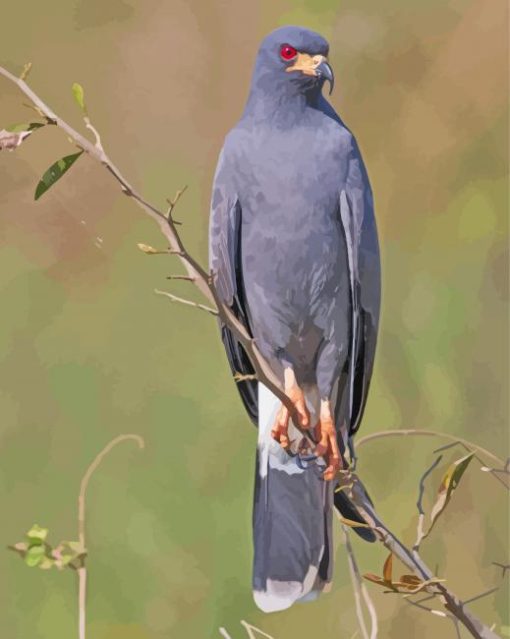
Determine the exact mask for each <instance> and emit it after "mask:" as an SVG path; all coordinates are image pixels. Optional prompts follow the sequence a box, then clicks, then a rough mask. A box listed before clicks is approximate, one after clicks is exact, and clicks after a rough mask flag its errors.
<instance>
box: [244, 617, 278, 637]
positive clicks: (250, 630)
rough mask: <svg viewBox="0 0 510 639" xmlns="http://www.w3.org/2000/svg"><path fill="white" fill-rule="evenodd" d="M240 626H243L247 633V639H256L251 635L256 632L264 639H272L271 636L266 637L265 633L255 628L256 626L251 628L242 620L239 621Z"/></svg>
mask: <svg viewBox="0 0 510 639" xmlns="http://www.w3.org/2000/svg"><path fill="white" fill-rule="evenodd" d="M241 626H243V628H244V629H245V630H246V632H247V633H248V638H249V639H257V637H256V636H255V635H254V634H253V633H254V632H258V633H259V635H261V636H262V637H265V638H266V639H273V637H271V635H268V634H267V632H264V631H263V630H261V629H260V628H257V627H256V626H252V625H251V624H250V623H248V622H247V621H244V619H241Z"/></svg>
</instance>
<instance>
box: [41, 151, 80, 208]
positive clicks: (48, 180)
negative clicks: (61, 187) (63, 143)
mask: <svg viewBox="0 0 510 639" xmlns="http://www.w3.org/2000/svg"><path fill="white" fill-rule="evenodd" d="M82 153H83V151H79V152H78V153H73V154H72V155H66V156H65V157H63V158H61V159H60V160H58V161H57V162H55V163H54V164H52V165H51V166H50V168H49V169H48V170H47V171H46V173H45V174H44V175H43V176H42V178H41V181H40V182H39V184H38V185H37V188H36V189H35V196H34V199H36V200H38V199H39V198H40V197H41V195H44V193H46V191H47V190H48V189H50V188H51V187H52V186H53V185H54V184H55V182H57V181H58V180H60V178H61V177H62V176H63V175H64V173H67V171H68V170H69V169H70V168H71V166H72V165H73V164H74V163H75V162H76V160H77V159H78V158H79V157H80V155H81V154H82Z"/></svg>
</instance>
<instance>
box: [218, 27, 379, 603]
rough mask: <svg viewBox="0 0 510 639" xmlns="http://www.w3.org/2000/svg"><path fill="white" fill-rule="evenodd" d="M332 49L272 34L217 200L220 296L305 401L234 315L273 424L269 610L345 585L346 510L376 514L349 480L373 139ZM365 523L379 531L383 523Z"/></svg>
mask: <svg viewBox="0 0 510 639" xmlns="http://www.w3.org/2000/svg"><path fill="white" fill-rule="evenodd" d="M328 54H329V45H328V42H327V41H326V40H325V39H324V38H323V37H322V36H321V35H320V34H318V33H315V32H313V31H311V30H308V29H306V28H304V27H298V26H286V27H280V28H278V29H276V30H274V31H273V32H271V33H270V34H269V35H268V36H266V37H265V38H264V40H263V41H262V43H261V45H260V48H259V50H258V53H257V56H256V60H255V67H254V71H253V76H252V80H251V87H250V91H249V95H248V99H247V102H246V106H245V108H244V111H243V112H242V115H241V117H240V119H239V121H238V122H237V124H236V125H235V126H234V127H233V128H232V129H231V130H230V131H229V132H228V134H227V135H226V137H225V141H224V144H223V148H222V150H221V152H220V155H219V159H218V163H217V167H216V172H215V176H214V182H213V188H212V196H211V209H210V222H209V268H210V272H211V277H212V281H213V282H214V286H215V289H216V293H217V296H218V299H220V300H221V303H223V304H225V305H226V306H228V307H229V308H230V310H231V311H232V313H233V314H234V315H235V317H236V318H237V320H238V321H239V322H241V324H242V325H243V326H244V328H245V329H246V331H247V332H248V333H249V335H250V336H251V338H252V339H253V340H254V342H255V343H256V345H257V347H258V349H259V351H260V352H261V354H262V355H263V357H264V358H265V360H266V362H267V363H268V365H269V367H270V369H271V371H272V372H273V373H274V375H275V376H276V377H277V379H278V380H279V382H280V384H281V387H282V388H283V390H284V392H285V395H286V396H287V397H288V399H289V400H290V402H292V406H293V407H294V411H290V410H289V409H288V408H287V406H286V405H284V404H282V403H281V401H280V400H279V399H278V398H277V397H276V396H275V395H274V394H273V393H272V392H271V391H270V390H269V389H268V388H267V387H266V386H264V385H263V384H262V383H260V382H258V381H257V379H255V376H254V367H253V365H252V363H251V361H250V359H249V356H248V353H247V352H246V350H245V349H244V348H243V346H242V344H241V343H239V341H238V340H237V339H236V337H235V335H234V334H233V332H232V331H231V330H230V329H229V326H228V325H227V324H226V323H222V322H221V321H220V331H221V337H222V341H223V344H224V347H225V351H226V354H227V358H228V361H229V364H230V369H231V371H232V373H233V374H234V376H236V377H237V380H238V384H237V386H238V390H239V393H240V396H241V399H242V402H243V404H244V407H245V409H246V411H247V413H248V416H249V417H250V418H251V420H252V421H253V422H254V424H255V425H256V426H257V429H258V439H257V453H256V463H255V489H254V503H253V547H254V554H253V577H252V591H253V598H254V601H255V604H256V605H257V606H258V608H260V609H261V610H263V611H264V612H275V611H278V610H284V609H286V608H289V607H290V606H292V605H293V604H294V603H295V602H298V601H309V600H313V599H316V598H317V597H318V596H319V594H320V593H321V592H323V591H327V590H328V589H329V588H330V583H331V580H332V570H333V547H332V520H333V512H334V508H337V509H338V510H339V511H340V512H341V513H342V514H343V515H344V516H345V517H347V518H349V519H351V520H355V521H360V522H363V521H364V520H363V519H362V518H361V515H360V513H359V512H358V511H357V510H356V508H355V506H354V505H353V504H352V502H350V500H349V499H348V497H347V496H346V495H345V494H344V493H343V491H341V490H337V489H336V488H337V485H338V477H339V472H340V471H341V470H342V469H344V468H345V467H346V465H347V463H348V462H347V457H348V454H349V451H350V446H351V444H352V437H353V435H354V434H355V433H356V431H357V430H358V428H359V425H360V422H361V419H362V416H363V412H364V408H365V405H366V400H367V394H368V390H369V385H370V379H371V376H372V371H373V366H374V357H375V350H376V342H377V333H378V325H379V311H380V297H381V293H380V290H381V282H380V279H381V275H380V257H379V242H378V234H377V226H376V220H375V215H374V204H373V197H372V190H371V187H370V182H369V178H368V174H367V170H366V168H365V164H364V162H363V159H362V156H361V152H360V149H359V147H358V144H357V142H356V139H355V137H354V135H353V134H352V132H351V131H350V130H349V129H348V128H347V126H346V125H345V124H344V123H343V121H342V119H341V118H340V116H338V115H337V113H336V112H335V110H334V108H333V107H332V106H331V104H330V103H329V102H328V100H327V99H326V97H325V96H324V95H323V89H324V87H325V84H326V83H328V84H329V87H330V93H331V91H332V90H333V86H334V81H335V78H334V73H333V69H332V67H331V65H330V63H329V61H328ZM303 432H304V433H309V435H310V438H311V439H312V441H314V442H315V443H316V447H315V450H314V451H313V452H314V454H310V452H311V450H312V449H311V448H310V444H309V441H310V440H309V439H307V438H306V437H303V436H302V433H303ZM351 452H352V451H351ZM355 530H356V531H357V532H358V534H360V535H361V536H363V537H364V538H365V539H367V540H368V541H374V540H375V537H374V535H373V531H371V530H366V529H364V528H362V527H359V528H355Z"/></svg>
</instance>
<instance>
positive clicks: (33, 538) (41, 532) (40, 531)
mask: <svg viewBox="0 0 510 639" xmlns="http://www.w3.org/2000/svg"><path fill="white" fill-rule="evenodd" d="M47 536H48V529H47V528H41V526H38V525H37V524H34V525H33V526H32V528H31V529H30V530H29V531H28V532H27V537H28V540H29V541H30V545H31V546H40V545H41V544H42V543H43V541H44V540H45V539H46V537H47Z"/></svg>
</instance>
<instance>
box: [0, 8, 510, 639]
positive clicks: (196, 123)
mask: <svg viewBox="0 0 510 639" xmlns="http://www.w3.org/2000/svg"><path fill="white" fill-rule="evenodd" d="M283 24H302V25H305V26H307V27H310V28H313V29H316V30H319V31H321V32H322V33H323V34H324V35H325V36H326V37H327V38H328V39H329V41H330V43H331V61H332V64H333V67H334V69H335V72H336V77H337V87H336V89H335V93H334V94H333V96H332V103H333V105H334V107H335V108H336V109H337V110H338V111H339V113H340V114H341V115H342V117H343V118H344V119H345V121H346V123H347V124H348V125H349V126H350V128H351V129H352V130H353V131H354V133H355V134H356V136H357V138H358V141H359V144H360V146H361V149H362V151H363V154H364V157H365V161H366V163H367V166H368V170H369V173H370V176H371V180H372V185H373V190H374V194H375V200H376V205H377V215H378V220H379V230H380V239H381V247H382V259H383V278H384V279H383V285H384V295H383V316H382V329H381V334H380V345H379V350H378V355H377V363H376V369H375V375H374V380H373V383H372V389H371V395H370V399H369V402H368V409H367V412H366V415H365V419H364V423H363V426H362V429H361V433H360V436H363V435H366V434H368V433H372V432H376V431H384V430H388V429H399V428H402V429H405V428H426V429H434V430H439V431H442V432H446V433H450V434H452V435H457V436H460V437H464V438H467V439H469V440H472V441H474V442H476V443H478V444H480V445H482V446H485V447H486V448H488V449H490V450H492V451H493V452H495V453H497V454H498V455H499V456H500V457H501V458H506V457H507V456H508V443H509V442H508V438H509V434H508V418H509V406H508V346H509V344H508V326H507V322H508V308H507V306H506V304H507V293H508V286H507V285H508V262H507V257H508V256H507V243H508V199H507V196H508V182H507V179H508V175H507V173H508V148H507V140H508V137H507V134H508V123H507V100H508V69H507V64H508V58H507V48H508V36H507V5H506V2H503V1H502V0H492V2H487V0H448V1H445V0H413V1H411V2H410V1H406V2H404V1H402V0H388V1H386V2H384V3H381V2H374V1H373V0H345V1H343V2H334V1H333V0H301V1H299V2H291V1H290V0H270V1H269V0H262V1H259V2H246V1H245V0H243V1H242V2H241V1H235V0H207V1H205V0H200V1H199V0H186V1H184V0H164V1H163V0H159V1H156V0H145V1H144V2H140V1H139V2H137V1H136V0H109V1H108V2H102V1H100V0H72V1H71V0H68V1H67V2H62V1H60V2H59V1H57V0H46V1H45V2H44V3H40V2H28V1H26V0H18V2H15V3H5V4H4V6H3V8H2V25H3V28H2V47H1V51H0V63H1V64H2V65H4V66H6V67H7V68H9V69H11V70H12V71H13V72H15V73H19V72H20V71H21V70H22V68H23V65H24V64H25V63H26V62H28V61H32V62H33V63H34V67H33V69H32V72H31V75H30V78H29V82H30V84H31V86H32V87H33V88H34V89H35V90H36V92H38V93H39V94H40V96H41V97H42V98H43V99H44V100H46V102H47V103H48V104H49V105H50V106H51V107H52V108H53V109H54V110H56V111H57V113H59V115H61V116H62V117H64V118H65V119H67V120H68V121H69V122H71V123H72V124H73V125H74V126H76V127H77V128H79V129H80V130H83V131H84V132H85V130H84V129H83V124H82V121H81V115H80V113H79V110H78V107H77V106H76V104H75V103H74V100H73V97H72V93H71V85H72V83H73V82H80V83H81V84H82V85H83V86H84V87H85V96H86V102H87V104H88V108H89V112H90V114H91V117H92V120H93V122H94V123H95V125H96V126H97V127H98V128H99V130H100V131H101V133H102V138H103V143H104V145H105V147H106V149H107V151H108V152H109V154H110V155H111V157H112V158H113V160H114V161H115V162H116V163H117V164H118V166H119V167H120V169H121V170H122V172H123V173H124V174H125V175H126V176H127V177H128V179H130V180H131V181H132V183H133V184H134V185H135V186H136V187H138V188H139V189H140V190H141V192H142V193H143V194H144V195H145V196H146V197H147V198H148V199H149V200H150V201H151V202H153V203H154V204H156V205H158V206H165V198H167V197H169V196H172V195H173V194H174V193H175V191H176V190H177V189H178V188H180V187H182V186H183V185H184V184H187V185H188V191H187V193H186V194H185V196H184V197H183V199H182V200H181V202H180V204H179V206H178V209H177V211H176V214H175V216H176V218H177V219H179V220H182V221H183V222H184V226H183V227H182V234H183V237H184V239H185V241H186V243H187V245H188V247H189V249H190V250H191V252H192V253H193V254H194V255H195V256H197V257H198V258H199V259H200V260H201V262H202V263H203V264H205V263H206V260H207V224H208V222H207V220H208V203H209V193H210V187H211V181H212V176H213V172H214V167H215V163H216V158H217V155H218V152H219V150H220V148H221V144H222V140H223V137H224V135H225V133H226V132H227V131H228V129H229V128H230V127H231V126H232V125H233V124H234V123H235V121H236V119H237V118H238V117H239V115H240V113H241V111H242V108H243V104H244V100H245V98H246V95H247V91H248V87H249V83H250V75H251V70H252V65H253V61H254V57H255V54H256V50H257V47H258V44H259V42H260V40H261V39H262V37H263V36H264V35H265V34H266V33H267V32H268V31H270V30H272V29H273V28H275V27H277V26H279V25H283ZM23 102H26V99H25V98H24V97H23V96H22V95H21V94H20V93H18V92H17V91H16V89H15V87H13V86H11V85H10V84H9V83H7V82H6V81H4V80H2V79H0V128H2V127H3V126H6V125H9V124H11V123H14V122H26V121H30V120H31V119H33V116H34V114H32V113H31V112H30V111H29V110H28V109H27V108H26V107H24V106H23ZM72 152H73V147H72V146H71V145H70V144H69V142H68V141H67V140H66V137H65V135H64V134H62V133H61V132H59V131H57V130H56V129H54V128H51V127H49V128H45V129H43V130H41V131H39V132H37V133H36V134H34V135H33V136H32V137H31V138H30V140H28V141H27V142H26V143H24V144H23V145H22V146H21V147H20V148H19V149H18V150H17V151H16V152H14V153H7V152H5V153H1V154H0V308H1V312H0V415H1V419H0V455H1V459H0V503H1V512H2V525H1V527H0V547H2V548H4V547H5V546H6V545H7V544H9V543H14V542H16V541H18V540H21V539H22V537H23V534H24V532H25V531H26V530H27V529H28V528H29V527H30V526H31V525H32V524H33V523H38V524H40V525H44V526H47V527H49V529H50V541H53V542H55V543H56V542H58V541H59V540H61V539H75V538H76V537H77V514H76V511H77V494H78V490H79V483H80V479H81V477H82V475H83V473H84V472H85V469H86V468H87V466H88V465H89V463H90V462H91V461H92V459H93V458H94V456H95V455H96V454H97V453H98V452H99V450H100V449H101V448H102V447H103V446H104V445H105V444H106V443H107V442H108V441H109V440H110V439H111V438H113V437H115V436H116V435H118V434H119V433H129V432H132V433H138V434H140V435H142V436H143V437H144V438H145V440H146V450H145V451H144V452H139V451H138V450H137V449H136V446H135V445H134V444H133V443H132V442H131V443H125V444H122V445H121V446H119V447H118V448H116V449H115V451H114V452H112V454H111V455H110V456H109V457H108V458H107V459H106V460H105V461H104V463H103V465H102V466H101V468H100V469H99V470H98V472H97V473H96V475H95V476H94V477H93V479H92V481H91V483H90V487H89V492H88V524H87V525H88V547H89V553H90V557H89V560H88V561H89V563H88V565H89V574H90V583H89V600H88V616H89V636H90V637H91V638H93V639H163V638H167V637H185V638H188V637H190V638H197V639H198V638H201V637H218V636H219V634H218V627H219V626H225V627H227V628H228V630H229V632H230V633H231V635H232V637H233V639H238V638H240V637H243V636H244V631H242V629H241V627H240V626H239V620H240V619H247V620H248V621H250V622H251V623H254V624H255V625H257V626H259V627H260V628H262V629H263V630H265V631H266V632H268V633H269V634H271V635H273V636H274V638H275V639H301V638H304V637H309V636H321V637H345V638H346V639H349V638H350V637H352V636H354V634H355V632H356V629H357V622H356V616H355V608H354V601H353V595H352V591H351V588H350V580H349V573H348V569H347V563H346V556H345V548H344V547H343V545H342V543H341V535H339V534H338V535H337V536H338V543H337V545H336V548H337V551H336V568H335V577H334V585H333V589H332V592H331V593H330V594H328V595H325V596H323V597H322V598H321V599H320V600H319V601H318V602H317V603H313V604H308V605H300V606H299V605H298V606H295V607H294V608H292V609H291V610H288V611H285V612H282V613H278V614H274V615H270V616H265V615H263V614H262V613H260V612H259V611H258V610H257V609H256V608H255V606H254V604H253V603H252V598H251V591H250V574H251V565H250V563H251V501H252V480H253V473H254V452H255V442H256V433H255V430H254V429H253V428H252V427H251V425H250V423H249V420H248V418H247V417H246V416H245V414H244V412H243V409H242V407H241V403H240V401H239V400H238V396H237V391H236V389H235V385H234V383H233V382H232V380H231V379H230V374H229V371H228V367H227V364H226V359H225V357H224V353H223V349H222V346H221V344H220V340H219V339H218V335H217V331H216V325H215V322H214V321H213V320H211V319H210V318H209V317H208V316H207V315H206V314H204V313H200V312H198V311H196V310H193V309H190V308H185V307H184V306H181V305H172V304H170V303H169V302H168V300H166V299H165V298H161V297H157V296H156V295H155V294H154V292H153V291H154V289H155V288H165V287H167V288H169V289H171V290H172V291H173V292H175V293H177V294H180V295H187V296H193V295H194V292H193V291H190V290H189V288H190V286H189V285H187V284H186V283H184V284H183V283H177V284H176V285H173V283H172V285H170V284H169V283H168V282H167V281H166V280H165V277H166V276H167V275H169V274H171V273H175V272H180V270H179V266H178V264H177V263H176V261H175V260H174V258H171V257H166V256H153V257H148V256H146V255H144V254H143V253H141V252H140V251H139V250H138V249H137V248H136V244H137V242H144V243H147V244H151V245H153V246H155V247H161V248H164V246H165V243H164V241H163V239H162V237H160V235H159V233H158V231H157V229H156V228H155V226H154V225H153V224H152V223H151V221H150V220H148V219H145V218H144V216H143V214H142V213H141V212H140V211H139V210H138V209H137V207H136V206H135V205H134V203H133V202H131V201H129V200H128V199H127V198H125V197H124V196H123V195H122V194H121V193H120V191H119V189H118V188H117V185H116V184H115V183H114V182H113V180H112V179H111V178H110V176H109V175H108V174H107V172H105V171H104V169H102V167H100V166H96V165H95V164H94V163H93V162H92V161H91V160H90V159H88V158H86V157H84V158H81V159H80V161H79V162H78V163H77V164H76V165H74V166H73V168H72V169H71V170H70V172H69V173H68V174H67V175H66V176H64V178H63V179H62V180H61V182H59V183H58V185H56V186H55V187H54V188H53V189H52V190H51V191H50V192H49V193H47V194H46V195H45V196H43V198H42V199H41V200H40V201H39V202H37V203H35V202H34V201H33V193H34V190H35V186H36V184H37V182H38V179H39V177H40V176H41V175H42V173H43V172H44V171H45V170H46V169H47V168H48V166H49V165H50V164H51V163H52V162H53V161H54V160H56V159H58V158H59V157H61V156H63V155H67V154H69V153H72ZM442 444H444V442H443V441H441V440H436V439H425V438H415V439H411V438H399V439H389V438H388V439H383V440H379V441H374V442H370V443H367V444H366V446H363V447H362V448H360V462H359V471H360V474H361V476H362V477H363V479H364V481H365V483H366V485H367V487H368V488H369V489H370V491H371V493H372V497H373V498H374V500H375V502H376V503H377V506H378V509H379V512H380V514H381V516H383V517H384V518H385V520H386V521H387V523H388V525H389V526H390V527H392V528H393V529H394V530H395V532H397V533H398V534H400V535H401V536H402V537H403V539H404V540H405V541H406V542H408V543H412V542H413V541H414V537H415V526H416V508H415V501H416V496H417V483H418V479H419V477H420V475H421V474H422V472H423V470H424V469H425V468H426V467H427V466H428V465H429V464H430V462H431V461H432V460H433V456H432V451H433V450H434V449H435V448H437V447H438V446H441V445H442ZM462 454H463V451H462V450H461V449H458V450H448V451H446V452H445V457H444V459H443V464H442V465H441V467H440V468H439V469H438V470H437V471H436V472H435V473H434V474H433V476H432V478H431V480H430V484H429V489H428V494H429V495H430V496H431V497H432V495H433V493H434V492H435V491H436V489H437V486H438V484H439V481H440V477H441V474H442V472H444V466H445V464H447V463H448V462H449V461H450V460H451V459H455V458H458V457H460V456H462ZM427 503H428V504H430V499H429V501H428V502H427ZM507 514H508V513H507V501H506V498H505V491H504V489H503V487H502V486H501V485H499V484H498V483H497V482H496V481H494V478H493V477H491V476H490V475H488V474H487V473H482V472H480V470H479V464H477V463H473V464H472V465H471V467H470V468H469V470H468V472H467V474H466V476H465V479H464V480H463V482H462V483H461V485H460V487H459V489H458V490H457V492H456V494H455V497H454V499H453V501H452V503H451V505H450V506H449V508H448V510H447V513H446V514H445V516H444V517H443V518H442V520H440V522H439V523H438V524H437V526H436V528H435V530H434V532H433V534H432V535H431V537H430V539H428V540H427V541H426V542H424V545H423V554H424V557H425V559H426V560H427V561H428V562H429V563H430V565H431V566H432V568H436V567H437V570H438V574H439V576H440V577H443V578H445V579H447V581H448V584H449V586H450V587H451V588H452V589H453V590H455V591H456V592H457V594H458V595H459V596H460V597H462V598H466V599H467V598H470V597H472V596H474V595H476V594H478V593H480V592H482V591H484V590H486V589H489V588H491V587H492V586H493V585H498V584H499V583H500V582H501V579H500V570H499V569H498V568H496V567H495V566H493V565H491V562H493V561H496V562H501V563H506V562H507V561H508V559H507V556H508V555H507V546H508V532H509V531H508V517H507ZM337 533H338V531H337ZM353 543H354V547H355V551H356V552H357V556H358V559H359V562H360V569H361V571H362V572H375V573H379V574H380V571H381V569H382V568H381V567H382V563H383V562H384V559H385V558H386V552H385V551H384V549H383V548H382V547H380V546H379V545H373V546H369V545H367V544H364V543H363V542H362V541H358V539H354V540H353ZM401 572H404V571H401V570H400V567H396V573H397V574H401ZM368 587H369V588H370V591H371V593H372V595H373V598H374V601H375V605H376V607H377V610H378V613H379V618H380V627H381V632H380V636H381V637H391V638H393V637H395V638H400V637H417V638H422V637H431V636H434V637H438V638H442V637H445V638H448V637H454V636H455V634H454V629H453V626H451V624H449V623H448V622H447V621H445V620H444V619H441V618H439V617H435V616H433V615H430V614H427V613H425V612H422V611H419V610H417V609H415V608H412V607H411V606H409V605H407V604H406V603H405V601H403V600H402V599H401V598H400V597H398V596H392V595H389V594H384V593H383V591H382V589H379V588H377V587H376V586H373V585H372V584H368ZM507 597H508V589H507V588H505V587H502V588H501V589H500V590H499V591H498V592H497V593H496V594H495V595H492V596H490V597H487V598H484V599H481V600H480V601H477V602H475V603H473V605H472V609H473V611H474V612H476V613H477V614H479V615H480V616H481V617H482V618H483V619H484V621H485V622H486V623H488V625H491V624H493V623H495V624H496V629H497V631H498V632H499V633H500V634H502V635H503V636H505V634H506V636H510V628H508V626H509V622H508V619H507V618H505V616H506V614H507V613H506V608H507V604H506V602H507ZM75 600H76V584H75V580H74V575H73V574H72V573H71V571H65V572H63V573H58V572H57V571H48V572H44V571H39V570H35V569H33V570H32V571H31V570H30V569H29V568H28V567H26V566H24V565H23V563H22V562H21V561H20V560H19V559H18V558H17V557H16V556H15V555H14V554H12V553H9V552H7V551H1V552H0V602H1V604H0V606H1V622H0V625H1V628H2V632H1V635H2V637H6V638H7V637H12V638H13V639H14V638H15V639H18V638H20V639H21V638H22V637H37V638H40V639H60V638H62V639H68V638H69V637H73V636H76V602H75Z"/></svg>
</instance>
